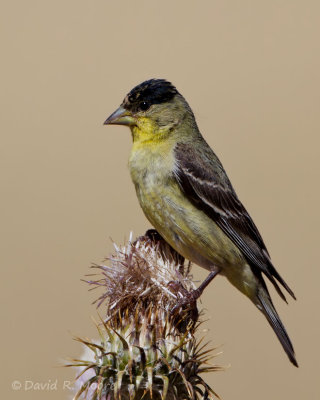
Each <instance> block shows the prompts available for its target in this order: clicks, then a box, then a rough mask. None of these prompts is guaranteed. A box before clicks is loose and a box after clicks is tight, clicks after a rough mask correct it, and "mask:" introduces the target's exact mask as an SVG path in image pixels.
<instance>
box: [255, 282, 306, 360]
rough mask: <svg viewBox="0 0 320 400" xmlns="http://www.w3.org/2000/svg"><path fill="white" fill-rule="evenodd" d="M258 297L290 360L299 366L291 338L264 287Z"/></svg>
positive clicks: (259, 291)
mask: <svg viewBox="0 0 320 400" xmlns="http://www.w3.org/2000/svg"><path fill="white" fill-rule="evenodd" d="M257 297H258V299H259V301H260V305H261V308H262V310H261V311H262V312H263V314H264V315H265V317H266V318H267V320H268V322H269V324H270V325H271V327H272V329H273V330H274V332H275V334H276V335H277V337H278V339H279V341H280V343H281V344H282V347H283V349H284V351H285V352H286V353H287V356H288V357H289V360H290V361H291V362H292V364H293V365H295V366H296V367H298V363H297V360H296V357H295V354H294V349H293V345H292V343H291V340H290V338H289V336H288V334H287V332H286V329H285V327H284V326H283V324H282V322H281V320H280V317H279V315H278V313H277V311H276V309H275V308H274V305H273V304H272V301H271V298H270V296H269V293H268V291H267V290H266V289H264V288H263V287H260V288H259V290H258V294H257Z"/></svg>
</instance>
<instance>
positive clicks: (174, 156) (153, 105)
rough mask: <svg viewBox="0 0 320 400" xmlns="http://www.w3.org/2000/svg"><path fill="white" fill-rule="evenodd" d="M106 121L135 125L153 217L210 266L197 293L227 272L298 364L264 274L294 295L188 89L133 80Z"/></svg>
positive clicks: (138, 180) (143, 197)
mask: <svg viewBox="0 0 320 400" xmlns="http://www.w3.org/2000/svg"><path fill="white" fill-rule="evenodd" d="M104 124H106V125H108V124H116V125H127V126H129V127H130V129H131V134H132V139H133V146H132V151H131V154H130V159H129V169H130V173H131V177H132V180H133V183H134V185H135V189H136V192H137V196H138V199H139V202H140V205H141V207H142V209H143V211H144V213H145V215H146V217H147V218H148V220H149V221H150V222H151V224H152V225H153V226H154V227H155V228H156V230H157V231H158V232H159V233H160V235H161V236H162V237H163V238H164V239H165V240H166V241H167V242H168V243H169V244H170V245H171V246H172V247H173V248H174V249H175V250H176V251H177V252H178V253H180V254H181V255H182V256H184V257H185V258H187V259H189V260H190V261H192V262H193V263H195V264H198V265H200V266H202V267H204V268H206V269H207V270H209V271H210V274H209V276H208V278H207V279H206V280H205V281H204V282H203V284H202V285H200V287H199V288H198V289H197V290H195V292H194V298H197V297H199V296H200V294H201V293H202V291H203V289H204V288H205V287H206V286H207V284H208V283H209V282H210V281H211V280H212V279H213V278H214V277H215V276H216V275H217V274H221V275H224V276H225V277H226V278H227V279H228V280H229V281H230V282H231V283H232V284H233V285H234V286H235V287H236V288H237V289H239V290H240V292H242V293H243V294H245V295H246V296H247V297H249V299H250V300H251V301H252V302H253V303H254V304H255V305H256V306H257V308H258V309H259V310H260V311H261V312H262V313H263V314H264V315H265V317H266V318H267V320H268V322H269V324H270V325H271V326H272V328H273V330H274V332H275V333H276V335H277V337H278V339H279V340H280V342H281V344H282V346H283V348H284V350H285V352H286V353H287V355H288V357H289V359H290V361H291V362H292V363H293V364H294V365H295V366H298V364H297V361H296V358H295V354H294V349H293V346H292V343H291V341H290V339H289V336H288V334H287V332H286V330H285V328H284V326H283V324H282V322H281V320H280V317H279V315H278V314H277V312H276V310H275V307H274V305H273V303H272V300H271V297H270V294H269V291H268V289H267V286H266V283H265V281H264V278H263V276H266V277H267V278H268V279H269V280H270V281H271V283H272V284H273V285H274V287H275V289H276V291H277V292H278V293H279V295H280V296H281V298H282V299H284V300H285V301H286V298H285V296H284V294H283V293H282V291H281V289H280V286H279V284H280V285H282V286H283V287H284V288H285V289H286V291H287V292H288V293H289V294H290V295H291V296H292V297H293V298H295V295H294V293H293V292H292V290H291V289H290V288H289V286H288V285H287V284H286V282H285V281H284V280H283V279H282V277H281V276H280V275H279V273H278V272H277V271H276V269H275V267H274V266H273V264H272V263H271V259H270V256H269V253H268V251H267V249H266V246H265V244H264V242H263V240H262V237H261V235H260V233H259V231H258V229H257V227H256V226H255V224H254V222H253V220H252V219H251V217H250V215H249V214H248V212H247V211H246V209H245V208H244V206H243V205H242V203H241V202H240V200H239V199H238V197H237V195H236V193H235V191H234V189H233V187H232V185H231V183H230V181H229V178H228V176H227V174H226V172H225V170H224V168H223V166H222V164H221V162H220V161H219V159H218V157H217V156H216V155H215V153H214V152H213V151H212V149H211V148H210V147H209V145H208V144H207V143H206V141H205V140H204V138H203V137H202V135H201V133H200V131H199V129H198V126H197V123H196V120H195V117H194V114H193V112H192V110H191V108H190V106H189V105H188V103H187V101H186V100H185V99H184V97H183V96H182V95H181V94H180V93H179V92H178V90H177V89H176V88H175V87H174V86H173V85H172V84H171V83H170V82H168V81H166V80H164V79H150V80H148V81H145V82H143V83H141V84H139V85H138V86H136V87H134V88H133V89H132V90H131V91H130V92H129V94H128V95H127V96H126V97H125V98H124V100H123V102H122V104H121V105H120V107H119V108H118V109H117V110H116V111H115V112H114V113H113V114H111V115H110V117H109V118H108V119H107V120H106V121H105V122H104Z"/></svg>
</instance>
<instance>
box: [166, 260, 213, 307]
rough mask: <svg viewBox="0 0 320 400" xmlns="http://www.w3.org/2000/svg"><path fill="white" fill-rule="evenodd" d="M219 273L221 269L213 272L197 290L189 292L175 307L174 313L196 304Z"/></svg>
mask: <svg viewBox="0 0 320 400" xmlns="http://www.w3.org/2000/svg"><path fill="white" fill-rule="evenodd" d="M219 272H220V268H216V269H214V270H212V271H211V272H210V274H209V275H208V276H207V277H206V279H205V280H204V281H203V282H202V283H201V285H200V286H199V287H198V288H197V289H195V290H192V291H191V292H188V293H187V294H186V295H185V296H184V297H183V298H182V299H181V300H179V301H178V303H177V305H176V306H174V308H173V310H172V312H175V311H177V310H178V309H179V308H180V307H183V308H185V307H186V306H189V305H190V306H191V305H192V304H193V303H195V302H196V301H197V300H198V298H199V297H200V296H201V295H202V293H203V291H204V289H205V288H206V287H207V286H208V285H209V283H210V282H211V281H212V280H213V279H214V278H215V277H216V276H217V275H218V273H219Z"/></svg>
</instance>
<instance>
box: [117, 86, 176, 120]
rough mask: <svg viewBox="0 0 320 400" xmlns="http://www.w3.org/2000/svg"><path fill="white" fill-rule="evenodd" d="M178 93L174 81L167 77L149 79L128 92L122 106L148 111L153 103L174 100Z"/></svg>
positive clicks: (133, 109) (134, 110) (127, 108)
mask: <svg viewBox="0 0 320 400" xmlns="http://www.w3.org/2000/svg"><path fill="white" fill-rule="evenodd" d="M177 93H178V91H177V89H176V88H175V87H174V86H173V85H172V83H170V82H168V81H166V80H165V79H149V80H148V81H145V82H142V83H140V84H139V85H137V86H135V87H134V88H133V89H132V90H131V91H130V92H129V93H128V94H127V96H126V97H125V99H124V100H123V102H122V104H121V106H122V107H123V108H125V109H126V110H130V111H132V112H137V111H146V110H147V109H148V108H149V107H151V106H152V105H153V104H161V103H166V102H167V101H170V100H172V99H173V98H174V96H175V95H176V94H177Z"/></svg>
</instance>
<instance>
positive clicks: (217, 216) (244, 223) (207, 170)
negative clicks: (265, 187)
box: [175, 143, 295, 301]
mask: <svg viewBox="0 0 320 400" xmlns="http://www.w3.org/2000/svg"><path fill="white" fill-rule="evenodd" d="M175 160H176V165H175V176H176V179H177V181H178V183H179V185H180V187H181V189H182V190H183V191H184V192H185V194H186V196H188V198H189V199H190V201H192V202H193V204H194V205H195V206H196V207H198V208H200V209H201V210H203V211H204V212H205V213H206V214H207V215H208V216H209V217H210V218H211V219H212V220H213V221H214V222H215V223H216V224H217V225H218V226H219V227H220V228H221V229H222V230H223V232H224V233H225V234H226V235H227V236H228V237H229V238H230V239H231V240H232V242H233V243H234V244H235V245H236V246H237V247H238V248H239V249H240V250H241V252H242V253H243V255H244V256H245V257H246V259H247V261H248V263H249V264H250V265H251V267H253V269H256V270H257V271H260V272H263V273H264V274H265V275H266V276H267V277H268V278H269V280H270V281H271V282H272V283H273V285H274V286H275V288H276V290H277V292H278V293H279V295H280V296H281V297H282V298H283V299H284V300H285V301H286V299H285V296H284V295H283V293H282V292H281V290H280V288H279V286H278V284H277V282H276V280H277V281H278V282H279V283H280V284H281V285H282V286H283V287H284V288H285V289H286V290H287V291H288V293H289V294H290V295H291V296H292V297H293V298H295V296H294V294H293V292H292V290H291V289H290V288H289V286H288V285H287V284H286V283H285V281H284V280H283V279H282V278H281V276H280V275H279V273H278V272H277V271H276V269H275V268H274V266H273V265H272V263H271V260H270V256H269V253H268V251H267V248H266V246H265V244H264V242H263V239H262V237H261V235H260V233H259V231H258V229H257V227H256V225H255V224H254V222H253V220H252V218H251V217H250V215H249V214H248V212H247V210H246V209H245V208H244V206H243V205H242V203H241V202H240V200H239V199H238V197H237V195H236V193H235V191H234V189H233V187H232V185H231V183H230V181H229V179H228V177H227V175H226V173H225V171H224V169H223V167H222V165H221V163H220V161H219V159H218V158H217V157H216V155H215V154H214V153H213V152H212V150H211V149H210V148H209V146H208V147H207V148H206V150H205V151H201V152H199V151H196V147H195V146H194V145H192V144H187V143H178V144H177V145H176V147H175Z"/></svg>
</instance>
